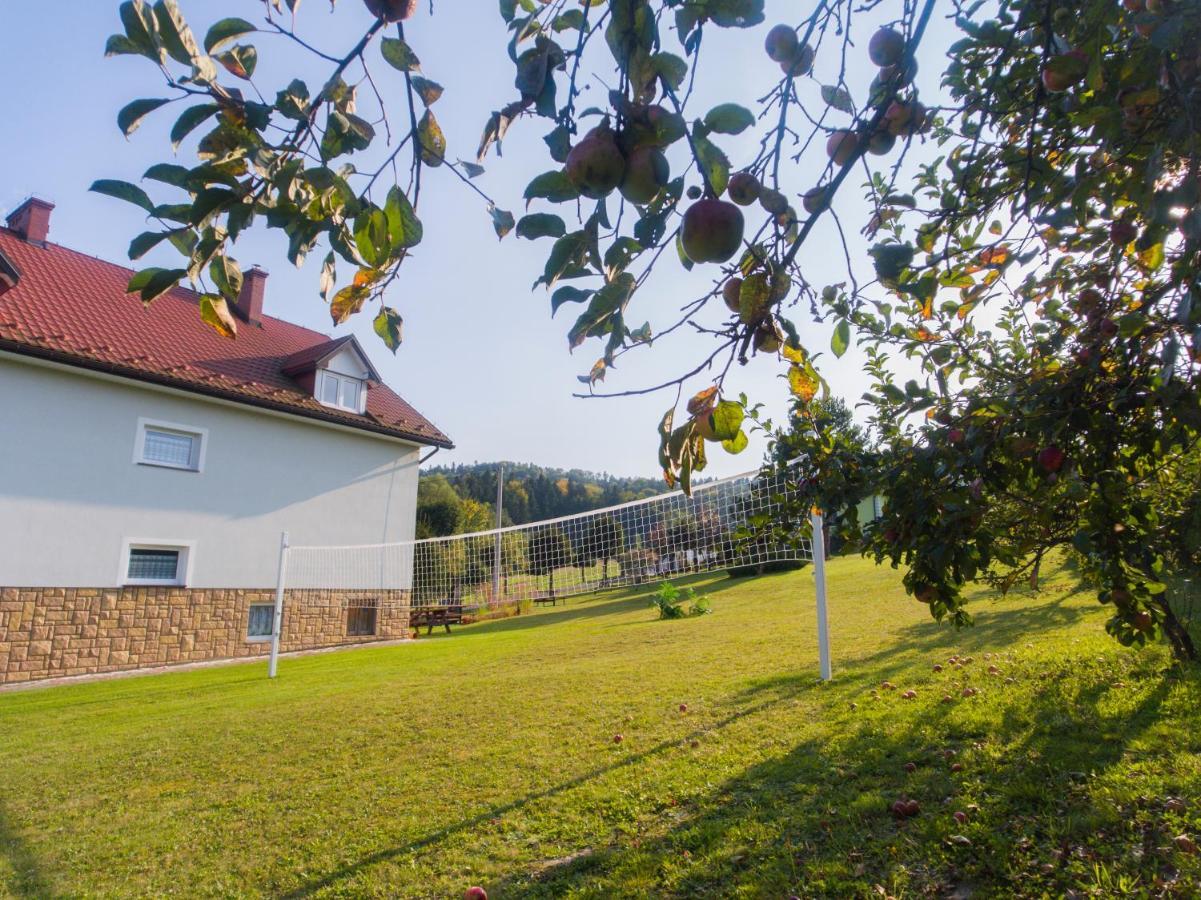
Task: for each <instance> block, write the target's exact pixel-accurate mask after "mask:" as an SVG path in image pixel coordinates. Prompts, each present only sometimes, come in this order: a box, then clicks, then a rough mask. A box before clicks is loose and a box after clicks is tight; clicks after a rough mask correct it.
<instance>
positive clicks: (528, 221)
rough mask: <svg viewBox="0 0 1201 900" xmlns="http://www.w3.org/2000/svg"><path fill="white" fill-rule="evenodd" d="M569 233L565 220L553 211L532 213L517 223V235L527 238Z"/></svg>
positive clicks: (560, 235)
mask: <svg viewBox="0 0 1201 900" xmlns="http://www.w3.org/2000/svg"><path fill="white" fill-rule="evenodd" d="M566 233H567V226H566V225H564V224H563V220H562V219H560V218H559V217H558V216H556V215H552V214H551V213H531V214H530V215H528V216H522V217H521V219H520V220H519V221H518V223H517V236H518V237H520V238H525V239H526V240H530V241H532V240H534V239H535V238H540V237H556V238H558V237H562V236H563V235H564V234H566Z"/></svg>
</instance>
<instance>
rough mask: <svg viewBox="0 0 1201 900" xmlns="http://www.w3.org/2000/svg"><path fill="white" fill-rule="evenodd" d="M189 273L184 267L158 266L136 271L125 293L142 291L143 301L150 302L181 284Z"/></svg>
mask: <svg viewBox="0 0 1201 900" xmlns="http://www.w3.org/2000/svg"><path fill="white" fill-rule="evenodd" d="M187 274H188V273H187V272H186V271H185V270H184V269H162V268H158V267H157V266H155V267H152V268H149V269H143V270H142V271H140V272H135V273H134V275H133V277H132V278H130V279H129V284H128V285H126V287H125V293H127V294H133V293H140V294H141V295H142V302H143V303H147V304H148V303H150V302H151V301H152V300H155V299H156V298H158V297H161V296H162V295H163V294H165V293H167V291H169V290H171V288H173V287H175V286H176V285H177V284H179V282H180V279H182V278H184V277H185V276H186V275H187Z"/></svg>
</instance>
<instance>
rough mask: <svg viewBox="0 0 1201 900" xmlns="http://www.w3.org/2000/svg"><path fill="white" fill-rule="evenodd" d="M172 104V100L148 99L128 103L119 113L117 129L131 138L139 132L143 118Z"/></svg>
mask: <svg viewBox="0 0 1201 900" xmlns="http://www.w3.org/2000/svg"><path fill="white" fill-rule="evenodd" d="M170 102H171V101H170V100H166V99H163V98H148V99H143V100H134V101H133V102H132V103H127V104H125V106H123V107H122V108H121V111H120V112H119V113H117V127H118V128H120V129H121V133H122V134H124V135H125V136H126V137H129V136H130V135H131V134H133V133H134V132H135V131H137V130H138V126H139V125H141V124H142V119H143V118H145V117H146V116H147V115H149V114H150V113H152V112H154V111H155V110H156V109H158V108H159V107H160V106H163V105H164V104H166V103H170Z"/></svg>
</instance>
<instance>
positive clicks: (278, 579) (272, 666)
mask: <svg viewBox="0 0 1201 900" xmlns="http://www.w3.org/2000/svg"><path fill="white" fill-rule="evenodd" d="M287 569H288V532H286V531H285V532H284V533H283V534H281V535H280V537H279V572H278V573H277V574H276V576H275V612H274V614H273V615H272V617H271V622H272V625H271V662H270V663H268V664H267V677H268V678H274V677H275V670H276V668H277V666H278V664H279V635H280V631H281V630H282V627H283V621H284V579H285V578H286V577H287Z"/></svg>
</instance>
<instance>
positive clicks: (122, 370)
mask: <svg viewBox="0 0 1201 900" xmlns="http://www.w3.org/2000/svg"><path fill="white" fill-rule="evenodd" d="M0 350H4V351H7V352H9V353H12V354H15V355H17V356H28V357H32V358H34V359H43V360H47V361H49V362H55V363H59V364H62V365H65V366H69V367H72V368H77V369H86V370H89V371H92V372H101V373H105V374H108V375H116V376H118V377H121V378H127V379H129V380H130V381H140V382H145V383H147V384H155V385H161V386H163V387H170V388H174V389H175V390H180V391H184V392H185V393H189V394H198V395H200V396H203V397H213V398H216V399H220V400H226V401H229V402H232V403H237V404H240V405H243V406H252V407H257V408H259V409H269V410H272V411H273V412H280V413H285V414H287V415H291V416H296V417H297V418H300V419H312V420H314V421H318V422H327V423H329V424H332V425H341V426H343V427H345V428H349V429H351V430H353V431H366V432H370V433H373V434H380V435H385V436H387V437H393V438H399V439H401V440H405V441H411V442H412V443H414V444H421V445H423V446H427V447H441V448H442V449H444V450H453V449H454V446H455V445H454V442H453V441H451V440H450V438H447V437H442V438H435V437H430V436H429V435H423V434H416V433H414V432H411V431H402V430H401V429H397V428H389V427H387V426H385V425H379V424H376V423H374V422H372V421H370V420H364V421H362V422H358V421H349V420H347V419H346V418H344V417H342V416H338V415H332V414H328V415H327V414H325V413H322V412H321V411H320V410H306V409H298V408H297V407H295V406H293V405H291V404H289V403H278V402H275V401H272V400H269V399H267V398H266V397H252V396H248V395H246V394H240V393H238V392H237V391H226V390H222V389H221V388H217V387H205V386H201V385H198V384H195V383H193V382H190V381H186V380H184V379H179V378H171V377H170V376H168V375H159V374H157V373H153V372H144V371H141V370H140V369H135V368H133V367H131V366H123V365H120V364H119V363H110V362H106V361H104V360H99V359H93V358H91V357H86V356H76V355H75V354H72V353H64V352H63V351H61V350H55V349H53V348H51V347H38V346H34V345H31V344H25V343H22V342H20V341H13V340H10V339H8V338H3V337H0Z"/></svg>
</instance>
